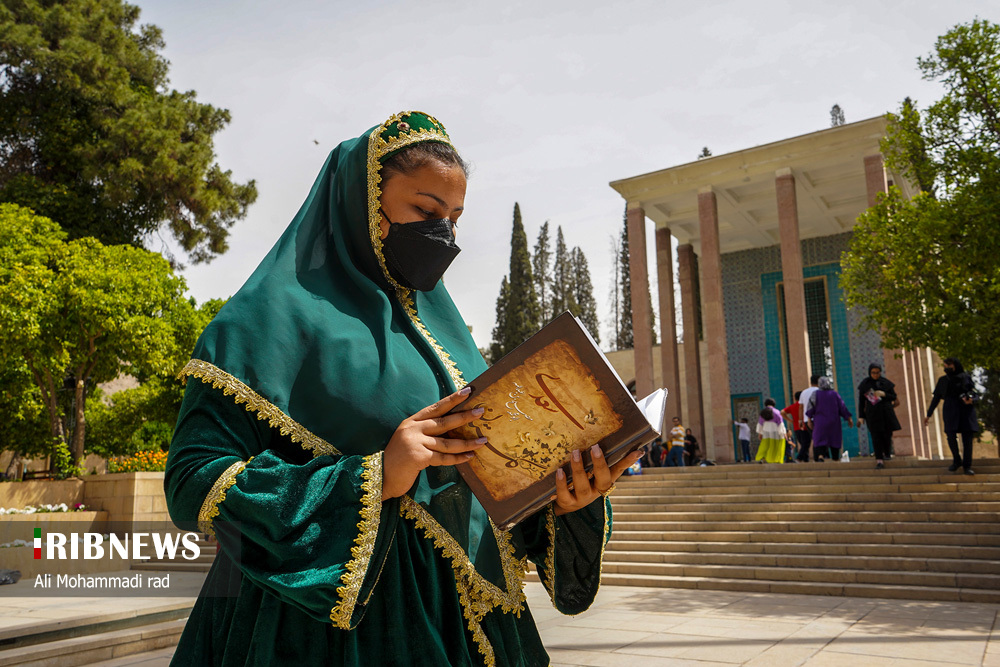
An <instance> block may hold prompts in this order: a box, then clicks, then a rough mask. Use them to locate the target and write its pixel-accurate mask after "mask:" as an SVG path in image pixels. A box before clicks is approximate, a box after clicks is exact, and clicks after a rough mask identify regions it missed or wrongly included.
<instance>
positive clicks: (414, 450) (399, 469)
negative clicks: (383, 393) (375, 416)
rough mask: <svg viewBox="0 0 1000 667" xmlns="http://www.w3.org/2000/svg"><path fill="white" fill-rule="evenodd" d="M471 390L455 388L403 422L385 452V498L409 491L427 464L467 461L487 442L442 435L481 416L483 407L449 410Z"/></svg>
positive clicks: (383, 474)
mask: <svg viewBox="0 0 1000 667" xmlns="http://www.w3.org/2000/svg"><path fill="white" fill-rule="evenodd" d="M470 391H471V389H470V388H469V387H466V388H465V389H462V390H460V391H456V392H455V393H454V394H452V395H451V396H446V397H445V398H442V399H441V400H440V401H438V402H437V403H434V404H433V405H428V406H427V407H426V408H424V409H423V410H421V411H420V412H418V413H417V414H415V415H413V416H412V417H407V418H406V419H404V420H403V421H402V423H400V425H399V426H398V427H397V428H396V432H395V433H393V434H392V438H390V440H389V444H388V445H387V446H386V448H385V453H384V454H383V456H382V500H388V499H389V498H396V497H398V496H401V495H403V494H404V493H406V492H407V491H409V489H410V487H411V486H413V483H414V482H415V481H416V480H417V475H419V474H420V471H421V470H423V469H424V468H426V467H428V466H453V465H455V464H458V463H464V462H466V461H468V460H469V459H471V458H472V457H473V456H474V455H473V453H472V452H473V451H475V450H477V449H479V448H480V447H482V446H483V445H484V444H486V438H479V439H478V440H459V439H456V438H442V437H440V436H442V435H444V434H445V433H447V432H448V431H450V430H452V429H456V428H458V427H459V426H463V425H465V424H468V423H469V422H472V421H473V420H475V419H478V418H479V417H480V416H482V414H483V409H482V408H476V409H475V410H466V411H465V412H458V413H456V414H453V415H449V414H447V413H448V411H449V410H451V409H452V408H454V407H455V406H456V405H458V404H459V403H461V402H462V401H464V400H465V399H466V397H467V396H468V395H469V393H470Z"/></svg>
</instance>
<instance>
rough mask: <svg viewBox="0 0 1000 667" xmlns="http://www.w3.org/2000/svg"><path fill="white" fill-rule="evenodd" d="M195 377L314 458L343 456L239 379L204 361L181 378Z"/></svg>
mask: <svg viewBox="0 0 1000 667" xmlns="http://www.w3.org/2000/svg"><path fill="white" fill-rule="evenodd" d="M189 375H191V376H193V377H196V378H198V379H199V380H201V381H202V382H204V383H206V384H211V385H212V386H213V387H215V388H216V389H222V393H223V394H225V395H226V396H233V398H234V399H235V401H236V402H237V403H238V404H242V403H245V404H246V410H247V412H253V413H256V415H257V419H266V420H267V422H268V424H270V426H271V427H272V428H276V429H278V430H279V431H280V432H281V435H287V436H290V437H291V439H292V442H296V443H299V444H300V445H301V446H302V447H303V448H304V449H308V450H310V451H312V454H313V457H314V458H315V457H317V456H322V455H324V454H331V455H335V454H340V451H339V450H338V449H337V448H336V447H334V446H333V445H331V444H330V443H328V442H327V441H326V440H323V439H322V438H320V437H318V436H316V435H313V434H312V433H310V432H309V430H308V429H306V428H305V427H304V426H302V425H301V424H299V423H298V422H297V421H295V420H294V419H292V418H291V417H289V416H288V415H286V414H285V413H284V412H282V411H281V410H280V409H278V408H277V407H276V406H275V405H273V404H272V403H270V402H269V401H268V400H267V399H265V398H264V397H263V396H261V395H260V394H258V393H257V392H255V391H254V390H253V389H251V388H250V387H248V386H247V385H246V384H244V383H243V382H242V381H241V380H240V379H239V378H237V377H235V376H233V375H230V374H229V373H227V372H226V371H224V370H222V369H221V368H219V367H217V366H215V365H214V364H211V363H209V362H207V361H202V360H201V359H192V360H191V361H189V362H187V365H185V366H184V368H183V369H182V370H181V372H180V373H178V374H177V377H178V379H184V378H185V377H187V376H189Z"/></svg>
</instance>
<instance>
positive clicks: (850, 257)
mask: <svg viewBox="0 0 1000 667" xmlns="http://www.w3.org/2000/svg"><path fill="white" fill-rule="evenodd" d="M918 63H919V67H920V70H921V71H922V72H923V76H924V78H925V79H929V80H933V81H938V82H940V83H941V84H942V85H943V87H944V90H945V93H944V96H943V97H942V98H941V99H940V100H938V101H937V102H935V103H933V104H932V105H930V106H929V107H928V108H927V109H925V110H924V111H923V112H922V113H921V112H919V111H918V110H917V109H916V106H915V104H913V103H912V102H911V101H910V100H906V101H904V103H903V105H902V107H901V109H900V112H899V113H898V114H890V115H889V121H890V122H889V131H888V135H887V137H886V139H885V140H884V141H883V142H882V152H883V154H884V155H885V157H886V161H887V164H888V165H889V166H890V167H891V168H893V169H895V170H897V171H900V172H903V173H904V174H906V175H907V176H908V177H909V178H910V179H911V180H913V181H915V182H917V183H919V184H920V185H921V187H923V189H924V192H922V193H920V194H918V195H916V196H915V197H913V198H912V199H909V200H907V199H906V198H905V197H904V196H903V195H902V193H901V192H900V191H899V189H898V188H896V187H893V188H890V191H889V193H888V194H887V195H886V196H885V197H883V198H881V200H880V201H879V203H878V204H877V205H876V206H874V207H873V208H871V209H869V210H868V211H866V212H865V213H864V214H862V215H861V216H860V217H859V218H858V224H857V226H856V228H855V232H854V235H853V238H852V241H851V247H850V250H849V252H848V253H846V254H845V256H844V258H843V261H842V265H843V276H842V284H843V285H844V288H845V291H846V299H847V303H848V305H850V306H863V307H864V310H863V311H862V312H863V313H864V322H865V324H867V326H869V327H871V328H873V329H877V330H879V331H881V333H882V338H883V342H884V344H885V346H886V347H888V348H904V349H906V348H913V347H922V346H928V347H931V348H933V349H935V350H937V351H938V352H939V353H940V354H941V355H942V356H957V357H959V358H960V359H962V361H963V363H965V364H966V365H967V366H969V367H971V366H982V367H984V368H990V369H1000V346H998V345H997V344H996V341H997V340H1000V308H998V307H997V305H998V304H1000V262H998V261H997V257H1000V26H997V25H995V24H992V23H989V22H987V21H982V20H975V21H973V22H972V23H968V24H961V25H958V26H955V27H954V28H953V29H952V30H950V31H949V32H948V33H947V34H945V35H943V36H942V37H940V38H939V39H938V41H937V43H936V45H935V51H934V53H932V54H931V55H929V56H928V57H926V58H920V59H919V60H918Z"/></svg>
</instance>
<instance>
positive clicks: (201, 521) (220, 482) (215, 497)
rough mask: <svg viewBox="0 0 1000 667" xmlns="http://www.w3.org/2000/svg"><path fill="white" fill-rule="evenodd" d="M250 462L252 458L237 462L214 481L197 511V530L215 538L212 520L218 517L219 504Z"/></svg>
mask: <svg viewBox="0 0 1000 667" xmlns="http://www.w3.org/2000/svg"><path fill="white" fill-rule="evenodd" d="M250 461H253V457H252V456H251V457H250V458H249V460H247V461H237V462H236V463H234V464H233V465H231V466H229V467H228V468H226V469H225V470H224V471H223V472H222V474H221V475H219V478H218V479H216V480H215V484H213V485H212V488H211V489H209V491H208V494H206V495H205V500H204V502H202V504H201V509H200V510H198V530H200V531H201V532H203V533H205V534H207V535H211V536H212V537H215V530H214V529H213V528H212V520H213V519H215V517H217V516H219V503H221V502H222V501H223V500H225V499H226V491H228V490H229V488H230V487H231V486H232V485H233V484H235V483H236V476H237V475H239V474H240V473H241V472H243V469H244V468H246V467H247V464H248V463H250Z"/></svg>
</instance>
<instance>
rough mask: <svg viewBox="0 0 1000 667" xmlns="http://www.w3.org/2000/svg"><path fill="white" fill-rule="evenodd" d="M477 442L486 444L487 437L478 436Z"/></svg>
mask: <svg viewBox="0 0 1000 667" xmlns="http://www.w3.org/2000/svg"><path fill="white" fill-rule="evenodd" d="M476 444H477V445H485V444H486V438H476Z"/></svg>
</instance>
